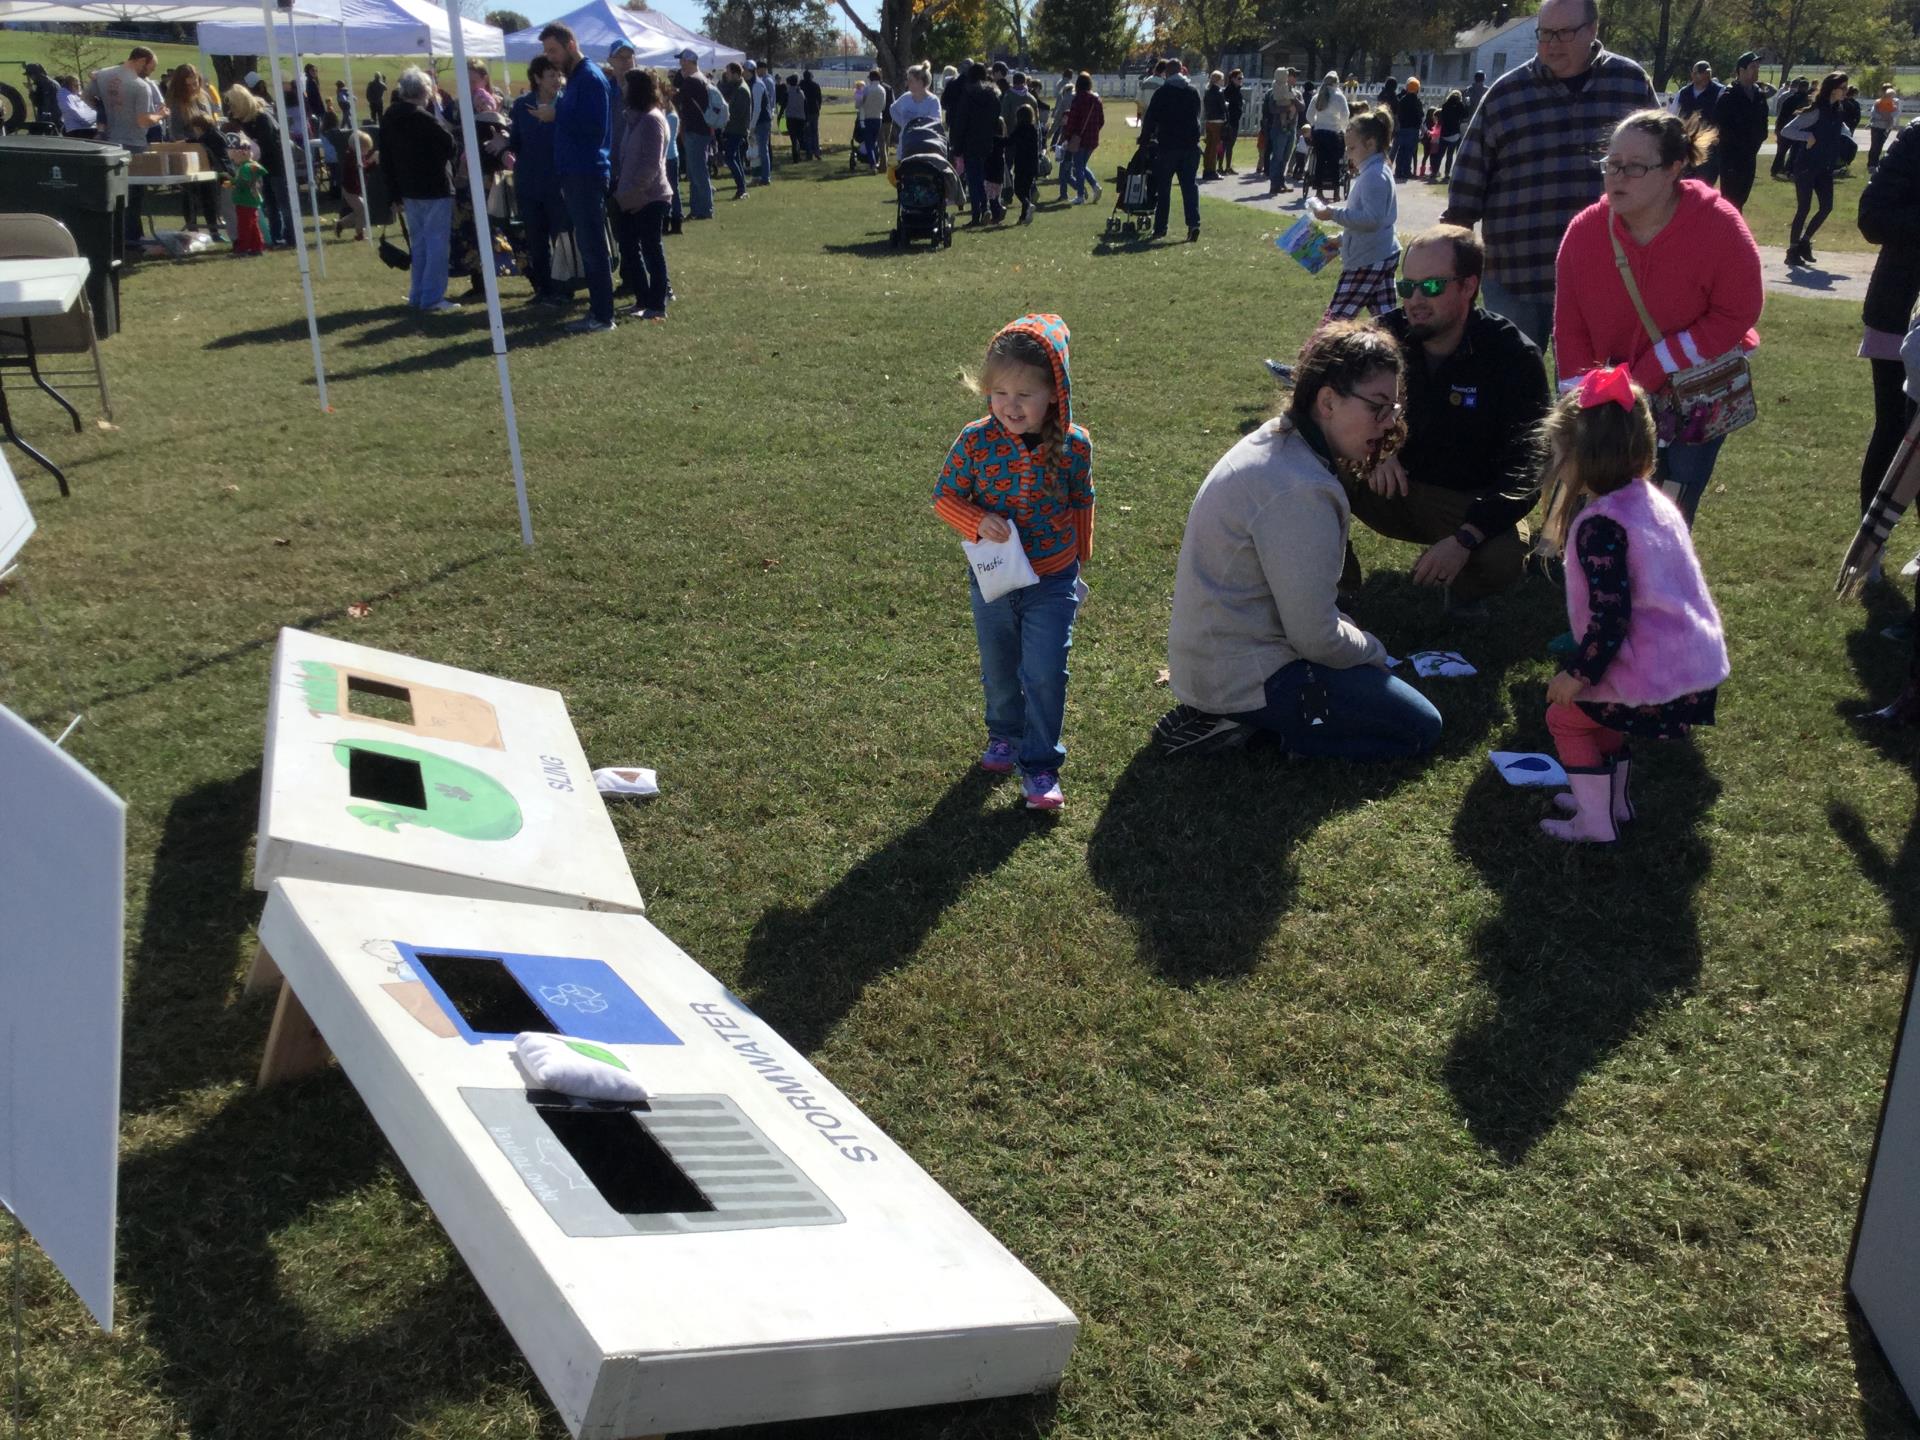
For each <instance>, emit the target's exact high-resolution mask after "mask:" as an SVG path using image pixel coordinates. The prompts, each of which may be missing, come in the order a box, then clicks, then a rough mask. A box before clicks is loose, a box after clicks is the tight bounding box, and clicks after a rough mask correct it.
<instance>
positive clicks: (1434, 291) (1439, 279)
mask: <svg viewBox="0 0 1920 1440" xmlns="http://www.w3.org/2000/svg"><path fill="white" fill-rule="evenodd" d="M1459 279H1460V277H1459V276H1458V275H1436V276H1434V277H1433V278H1432V279H1431V280H1396V281H1394V282H1393V288H1394V289H1395V290H1396V291H1398V292H1399V295H1400V298H1401V299H1402V300H1406V299H1410V298H1411V297H1412V295H1413V292H1414V291H1416V290H1418V291H1419V292H1420V293H1421V294H1422V295H1425V296H1426V297H1427V298H1428V299H1429V300H1431V299H1432V298H1433V297H1434V296H1436V295H1444V294H1446V293H1447V286H1449V285H1452V284H1455V283H1456V282H1457V281H1458V280H1459Z"/></svg>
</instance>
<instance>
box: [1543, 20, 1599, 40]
mask: <svg viewBox="0 0 1920 1440" xmlns="http://www.w3.org/2000/svg"><path fill="white" fill-rule="evenodd" d="M1591 24H1593V22H1592V21H1591V20H1582V21H1581V22H1580V23H1579V24H1578V25H1569V26H1568V27H1567V28H1566V29H1564V30H1542V31H1541V32H1540V43H1541V44H1542V45H1565V44H1566V43H1567V42H1568V41H1569V40H1571V39H1573V37H1574V36H1576V35H1578V34H1579V33H1580V32H1581V31H1582V30H1585V29H1586V28H1587V27H1588V26H1589V25H1591Z"/></svg>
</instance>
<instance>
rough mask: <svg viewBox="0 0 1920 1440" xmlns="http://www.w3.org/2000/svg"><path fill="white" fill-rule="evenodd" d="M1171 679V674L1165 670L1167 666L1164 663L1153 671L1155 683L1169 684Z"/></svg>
mask: <svg viewBox="0 0 1920 1440" xmlns="http://www.w3.org/2000/svg"><path fill="white" fill-rule="evenodd" d="M1172 681H1173V676H1172V675H1171V674H1169V673H1168V672H1167V667H1166V666H1164V665H1162V666H1161V667H1160V668H1159V669H1158V670H1156V671H1154V672H1153V683H1154V684H1155V685H1167V684H1171V683H1172Z"/></svg>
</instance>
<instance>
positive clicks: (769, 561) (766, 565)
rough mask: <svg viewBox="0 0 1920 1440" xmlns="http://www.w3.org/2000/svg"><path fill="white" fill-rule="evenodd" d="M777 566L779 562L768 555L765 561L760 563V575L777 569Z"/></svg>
mask: <svg viewBox="0 0 1920 1440" xmlns="http://www.w3.org/2000/svg"><path fill="white" fill-rule="evenodd" d="M779 565H780V561H779V560H778V559H777V558H776V557H775V556H772V555H769V556H768V557H767V558H766V559H764V560H762V561H761V562H760V570H761V573H762V574H764V573H765V572H767V571H768V570H775V569H778V568H779Z"/></svg>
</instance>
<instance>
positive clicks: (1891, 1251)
mask: <svg viewBox="0 0 1920 1440" xmlns="http://www.w3.org/2000/svg"><path fill="white" fill-rule="evenodd" d="M1916 983H1920V981H1917V978H1916V974H1915V973H1914V972H1913V971H1909V972H1908V975H1907V998H1906V1003H1905V1004H1904V1005H1903V1006H1902V1007H1901V1010H1900V1025H1899V1028H1898V1029H1897V1030H1896V1031H1895V1032H1894V1035H1895V1039H1894V1049H1893V1063H1892V1065H1891V1066H1890V1067H1889V1069H1888V1073H1887V1090H1886V1097H1885V1099H1884V1100H1882V1102H1881V1108H1880V1129H1879V1131H1878V1133H1877V1134H1876V1135H1875V1137H1874V1142H1873V1158H1872V1159H1871V1161H1869V1162H1868V1166H1867V1185H1866V1191H1865V1193H1864V1194H1863V1195H1862V1197H1861V1201H1860V1218H1859V1222H1858V1223H1857V1225H1856V1226H1855V1228H1854V1234H1853V1254H1852V1255H1851V1256H1850V1257H1849V1259H1848V1261H1847V1288H1848V1290H1850V1291H1851V1292H1852V1294H1853V1299H1854V1303H1855V1304H1856V1305H1858V1306H1859V1307H1860V1313H1861V1315H1862V1316H1863V1317H1864V1318H1865V1319H1866V1322H1867V1324H1868V1325H1869V1326H1870V1327H1871V1328H1872V1330H1873V1337H1874V1339H1875V1340H1877V1341H1878V1342H1879V1344H1880V1350H1881V1352H1882V1353H1883V1354H1884V1355H1885V1356H1886V1357H1887V1364H1888V1366H1889V1367H1890V1368H1891V1369H1892V1371H1893V1373H1894V1376H1895V1378H1896V1379H1898V1380H1899V1382H1900V1385H1901V1388H1902V1389H1904V1390H1905V1391H1906V1392H1907V1401H1908V1403H1909V1404H1911V1405H1914V1406H1916V1407H1920V1244H1916V1243H1915V1237H1916V1236H1920V1007H1916V1006H1915V1004H1914V989H1915V986H1916Z"/></svg>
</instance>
